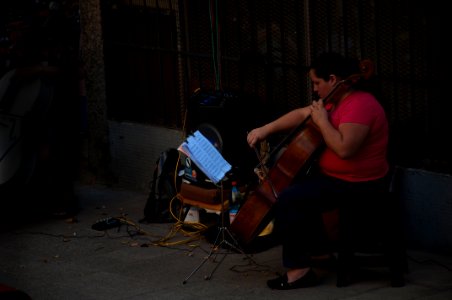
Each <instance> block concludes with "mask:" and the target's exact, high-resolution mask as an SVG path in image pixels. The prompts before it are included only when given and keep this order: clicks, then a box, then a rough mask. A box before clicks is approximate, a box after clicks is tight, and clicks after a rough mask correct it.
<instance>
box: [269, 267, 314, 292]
mask: <svg viewBox="0 0 452 300" xmlns="http://www.w3.org/2000/svg"><path fill="white" fill-rule="evenodd" d="M287 280H288V279H287V274H284V275H283V276H280V277H278V278H275V279H271V280H268V281H267V286H268V287H269V288H271V289H274V290H292V289H299V288H306V287H311V286H315V285H317V283H318V280H317V276H316V275H315V273H314V271H313V270H312V269H310V270H309V271H308V273H306V274H305V275H304V276H303V277H301V278H300V279H297V280H295V281H294V282H291V283H289V282H287Z"/></svg>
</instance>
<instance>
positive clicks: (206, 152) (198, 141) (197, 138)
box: [178, 130, 231, 184]
mask: <svg viewBox="0 0 452 300" xmlns="http://www.w3.org/2000/svg"><path fill="white" fill-rule="evenodd" d="M178 150H179V151H181V152H182V153H184V154H185V155H186V156H188V157H190V159H191V160H192V161H193V162H194V163H195V164H196V165H197V166H198V167H199V168H200V169H201V171H202V172H203V173H204V174H205V175H206V176H207V177H209V179H210V180H212V181H213V182H214V183H215V184H216V183H218V182H219V181H220V180H221V179H223V178H224V176H225V175H226V173H227V172H228V171H229V170H231V165H230V164H229V163H228V162H227V161H226V160H225V159H224V158H223V156H221V154H220V152H219V151H218V150H217V148H215V147H214V146H213V145H212V143H211V142H210V141H209V140H208V139H207V138H206V137H205V136H204V135H202V134H201V132H199V130H197V131H196V132H195V133H193V135H190V136H189V137H188V138H187V140H186V141H185V142H183V143H182V144H181V145H180V146H179V148H178Z"/></svg>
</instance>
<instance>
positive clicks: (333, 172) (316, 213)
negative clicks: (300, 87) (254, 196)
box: [247, 53, 389, 290]
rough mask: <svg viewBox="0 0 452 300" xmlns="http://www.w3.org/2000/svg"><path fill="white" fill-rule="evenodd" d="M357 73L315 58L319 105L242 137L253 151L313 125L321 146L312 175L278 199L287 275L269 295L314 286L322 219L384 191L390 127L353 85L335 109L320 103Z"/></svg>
mask: <svg viewBox="0 0 452 300" xmlns="http://www.w3.org/2000/svg"><path fill="white" fill-rule="evenodd" d="M357 73H360V65H359V61H355V60H351V59H348V58H345V57H343V56H341V55H339V54H337V53H324V54H322V55H320V56H319V57H318V58H317V59H316V60H315V61H313V63H312V65H311V66H310V68H309V77H310V80H311V82H312V85H313V89H314V92H315V93H317V95H318V96H319V100H318V101H314V102H313V103H312V104H311V105H308V106H306V107H302V108H297V109H295V110H293V111H290V112H289V113H287V114H285V115H283V116H281V117H280V118H278V119H276V120H274V121H272V122H270V123H268V124H266V125H264V126H262V127H259V128H255V129H253V130H252V131H250V132H249V134H248V136H247V141H248V144H249V145H250V146H251V147H255V145H256V144H257V143H258V142H260V141H262V140H264V139H266V138H267V137H268V136H270V135H272V134H275V133H278V132H285V131H290V130H293V129H294V128H297V126H299V125H300V124H302V122H304V121H305V120H306V119H307V118H311V120H312V122H313V123H314V124H315V125H316V127H317V129H318V131H319V132H320V134H321V135H322V138H323V141H324V145H325V147H324V149H323V150H322V151H321V152H320V154H319V156H318V159H317V160H316V161H315V165H314V166H313V167H314V168H313V169H314V171H312V172H310V174H309V176H306V177H304V178H303V179H302V180H299V181H297V180H294V182H293V183H291V184H290V185H289V186H288V187H286V188H285V189H284V190H283V191H281V193H279V194H278V196H277V198H278V201H277V202H276V204H275V206H274V221H275V222H274V234H275V235H276V236H277V237H278V239H279V240H280V242H281V243H282V263H283V266H284V267H285V268H287V272H286V273H285V274H284V275H282V276H279V277H277V278H275V279H271V280H268V281H267V285H268V287H270V288H271V289H278V290H287V289H295V288H303V287H310V286H314V285H316V284H317V283H318V280H317V275H316V274H315V272H314V271H313V269H312V262H311V257H312V256H315V255H322V254H326V253H328V239H327V237H326V232H325V229H324V224H323V221H322V213H323V212H325V211H330V210H333V209H336V208H337V207H339V205H340V204H341V201H347V197H346V196H345V195H350V193H355V192H356V193H358V192H361V191H372V190H379V189H382V188H385V184H386V180H385V179H386V175H387V174H388V170H389V164H388V161H387V155H386V152H387V145H388V122H387V118H386V115H385V112H384V109H383V108H382V106H381V105H380V103H379V102H378V101H377V99H376V98H375V96H374V95H373V94H371V93H369V92H367V91H364V90H359V89H358V88H357V85H356V86H355V85H350V86H349V87H347V89H345V90H342V91H341V92H340V93H336V95H335V97H334V100H333V101H328V102H327V101H325V98H326V97H328V96H329V95H330V93H331V91H333V89H335V87H336V86H337V84H338V83H340V82H343V80H345V79H347V78H349V77H350V76H352V75H353V74H357ZM363 201H365V199H363Z"/></svg>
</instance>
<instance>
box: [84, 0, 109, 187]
mask: <svg viewBox="0 0 452 300" xmlns="http://www.w3.org/2000/svg"><path fill="white" fill-rule="evenodd" d="M79 1H80V2H79V7H80V58H81V61H82V64H83V65H84V68H85V70H84V72H85V74H86V77H85V86H86V96H87V110H88V116H87V117H88V130H87V136H86V140H85V145H84V156H85V161H84V164H83V165H84V167H82V169H83V170H82V172H85V175H87V174H90V175H91V176H90V177H89V180H90V181H103V180H105V179H106V178H107V175H109V174H108V173H109V172H108V169H109V163H110V150H109V142H108V140H109V139H108V120H107V105H106V93H105V65H104V56H103V38H102V23H101V4H100V1H101V0H79ZM82 179H83V176H82Z"/></svg>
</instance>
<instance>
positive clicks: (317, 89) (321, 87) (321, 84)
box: [309, 69, 337, 99]
mask: <svg viewBox="0 0 452 300" xmlns="http://www.w3.org/2000/svg"><path fill="white" fill-rule="evenodd" d="M309 78H310V79H311V82H312V87H313V89H314V93H315V94H317V96H318V97H319V98H320V99H324V98H325V97H326V96H328V94H329V93H330V91H331V89H332V88H333V87H334V85H335V84H336V81H337V78H336V76H334V75H330V77H329V80H328V81H325V80H324V79H323V78H320V77H317V76H316V74H315V71H314V69H311V70H309Z"/></svg>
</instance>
